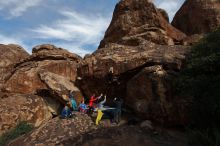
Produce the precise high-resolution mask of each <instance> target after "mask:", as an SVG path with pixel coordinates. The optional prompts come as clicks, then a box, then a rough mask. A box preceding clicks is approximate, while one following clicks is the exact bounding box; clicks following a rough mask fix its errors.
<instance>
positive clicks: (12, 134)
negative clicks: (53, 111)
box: [0, 122, 33, 146]
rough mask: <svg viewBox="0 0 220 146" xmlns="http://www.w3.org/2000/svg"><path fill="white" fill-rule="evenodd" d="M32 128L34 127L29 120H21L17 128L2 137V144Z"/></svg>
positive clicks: (0, 138) (0, 145) (0, 144)
mask: <svg viewBox="0 0 220 146" xmlns="http://www.w3.org/2000/svg"><path fill="white" fill-rule="evenodd" d="M32 129H33V127H32V126H31V125H30V124H28V123H27V122H20V123H19V124H18V125H17V126H16V127H15V128H13V129H12V130H10V131H8V132H6V133H4V134H3V135H2V136H1V137H0V146H3V145H6V144H7V143H8V142H9V141H11V140H13V139H15V138H17V137H19V136H21V135H23V134H26V133H28V132H30V131H31V130H32Z"/></svg>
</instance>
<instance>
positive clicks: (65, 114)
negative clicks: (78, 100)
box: [61, 104, 73, 119]
mask: <svg viewBox="0 0 220 146" xmlns="http://www.w3.org/2000/svg"><path fill="white" fill-rule="evenodd" d="M72 116H73V115H72V112H71V110H70V108H69V107H68V104H66V105H65V106H64V108H63V110H62V112H61V118H63V119H66V118H71V117H72Z"/></svg>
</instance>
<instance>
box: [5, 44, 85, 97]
mask: <svg viewBox="0 0 220 146" xmlns="http://www.w3.org/2000/svg"><path fill="white" fill-rule="evenodd" d="M80 62H81V58H80V57H79V56H77V55H75V54H72V53H70V52H68V51H67V50H65V49H62V48H57V47H55V46H53V45H40V46H37V47H35V48H34V49H33V54H32V55H31V56H30V57H28V58H27V59H25V60H23V62H21V63H19V64H17V65H16V66H15V68H14V72H13V74H12V75H11V76H10V77H9V79H8V80H7V81H6V84H5V87H4V90H5V91H7V92H15V93H31V92H35V91H36V90H37V89H47V87H46V85H45V84H44V83H43V82H42V81H41V79H40V78H39V73H40V72H42V71H50V72H53V73H56V74H58V75H62V76H65V77H66V78H68V79H70V80H72V81H75V79H76V71H77V65H78V63H80Z"/></svg>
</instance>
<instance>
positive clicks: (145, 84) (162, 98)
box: [125, 65, 188, 125]
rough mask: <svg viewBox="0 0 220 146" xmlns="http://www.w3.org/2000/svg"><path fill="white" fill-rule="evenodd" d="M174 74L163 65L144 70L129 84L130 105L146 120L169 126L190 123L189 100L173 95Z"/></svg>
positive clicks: (128, 96) (128, 97)
mask: <svg viewBox="0 0 220 146" xmlns="http://www.w3.org/2000/svg"><path fill="white" fill-rule="evenodd" d="M174 77H175V76H174V75H173V74H172V72H170V73H169V70H165V69H164V68H163V66H161V65H155V66H150V67H146V68H144V69H143V70H142V71H141V72H139V73H138V74H137V75H135V76H134V77H133V78H131V79H130V80H129V81H128V83H127V96H126V98H125V100H126V101H127V102H126V104H127V105H128V106H129V107H131V108H132V109H133V110H134V111H137V114H138V115H140V116H141V117H142V118H145V119H152V120H153V121H154V122H157V123H160V124H166V125H173V124H176V123H178V124H180V125H184V124H186V122H187V119H188V116H187V109H188V108H187V107H188V105H187V100H186V99H184V98H177V97H175V95H173V92H172V88H173V87H172V86H171V83H172V79H174Z"/></svg>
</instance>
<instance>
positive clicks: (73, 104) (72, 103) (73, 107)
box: [70, 91, 77, 111]
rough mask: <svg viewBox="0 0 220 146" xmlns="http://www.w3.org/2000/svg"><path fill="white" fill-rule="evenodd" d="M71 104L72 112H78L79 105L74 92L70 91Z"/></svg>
mask: <svg viewBox="0 0 220 146" xmlns="http://www.w3.org/2000/svg"><path fill="white" fill-rule="evenodd" d="M70 102H71V106H72V110H73V111H77V103H76V100H75V98H74V96H73V91H70Z"/></svg>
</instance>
